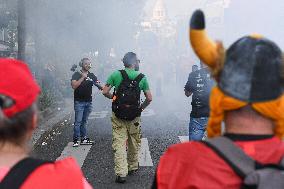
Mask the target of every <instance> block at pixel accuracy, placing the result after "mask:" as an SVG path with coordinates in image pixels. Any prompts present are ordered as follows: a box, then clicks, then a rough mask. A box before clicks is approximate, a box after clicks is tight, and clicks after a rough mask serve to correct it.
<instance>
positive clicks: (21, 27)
mask: <svg viewBox="0 0 284 189" xmlns="http://www.w3.org/2000/svg"><path fill="white" fill-rule="evenodd" d="M25 8H26V7H25V0H18V59H19V60H23V61H24V60H25V50H26V49H25V48H26V30H25V26H26V23H25V21H26V12H25Z"/></svg>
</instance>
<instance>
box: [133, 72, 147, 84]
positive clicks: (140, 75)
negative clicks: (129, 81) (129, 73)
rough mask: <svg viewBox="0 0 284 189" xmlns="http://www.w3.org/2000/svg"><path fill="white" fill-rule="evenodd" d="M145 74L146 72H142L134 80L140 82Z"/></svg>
mask: <svg viewBox="0 0 284 189" xmlns="http://www.w3.org/2000/svg"><path fill="white" fill-rule="evenodd" d="M144 76H145V75H144V74H142V73H140V74H139V75H138V76H137V77H136V78H135V79H134V81H136V82H137V83H139V82H140V81H141V80H142V79H143V77H144Z"/></svg>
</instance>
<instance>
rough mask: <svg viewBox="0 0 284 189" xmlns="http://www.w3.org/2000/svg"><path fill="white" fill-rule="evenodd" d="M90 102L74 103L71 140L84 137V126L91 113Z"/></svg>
mask: <svg viewBox="0 0 284 189" xmlns="http://www.w3.org/2000/svg"><path fill="white" fill-rule="evenodd" d="M92 108H93V107H92V102H80V101H74V110H75V122H74V135H73V140H78V139H79V137H81V139H82V138H84V137H86V133H87V131H86V124H87V121H88V117H89V115H90V113H91V112H92Z"/></svg>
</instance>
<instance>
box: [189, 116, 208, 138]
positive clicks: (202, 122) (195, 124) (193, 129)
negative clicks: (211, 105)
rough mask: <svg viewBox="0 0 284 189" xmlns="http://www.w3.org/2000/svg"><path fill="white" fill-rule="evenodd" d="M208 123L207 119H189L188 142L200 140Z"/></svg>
mask: <svg viewBox="0 0 284 189" xmlns="http://www.w3.org/2000/svg"><path fill="white" fill-rule="evenodd" d="M207 122H208V117H200V118H193V117H190V122H189V135H188V136H189V140H202V138H203V136H204V133H205V130H206V126H207Z"/></svg>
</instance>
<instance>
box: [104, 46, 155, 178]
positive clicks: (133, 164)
mask: <svg viewBox="0 0 284 189" xmlns="http://www.w3.org/2000/svg"><path fill="white" fill-rule="evenodd" d="M122 61H123V64H124V66H125V69H124V70H119V71H115V72H113V73H112V74H111V75H110V76H109V77H108V79H107V82H106V85H105V87H104V89H103V95H104V96H105V97H107V98H109V99H112V100H113V105H112V109H113V112H112V117H111V123H112V136H113V142H112V148H113V151H114V163H115V174H116V180H115V181H116V182H117V183H124V182H125V181H126V176H127V175H130V174H131V173H133V172H135V171H137V170H138V166H139V165H138V152H139V149H140V145H141V127H140V124H141V119H140V115H141V112H142V111H143V110H144V109H145V108H146V107H147V106H148V105H149V104H150V102H151V101H152V94H151V91H150V89H149V84H148V81H147V79H146V77H145V76H144V75H143V74H140V73H139V72H138V70H139V63H140V61H139V60H138V59H137V56H136V54H135V53H133V52H128V53H126V54H125V56H124V58H123V60H122ZM125 86H126V87H125ZM135 86H136V88H137V90H138V94H137V96H135V94H136V93H135ZM112 87H115V94H114V95H113V94H111V93H110V90H111V88H112ZM127 90H132V91H127ZM141 91H143V92H144V95H145V97H146V99H145V101H144V102H143V103H142V104H140V93H141ZM133 94H134V96H133ZM127 95H128V96H127ZM131 95H132V96H131ZM123 98H124V99H123ZM131 102H133V103H131ZM133 104H134V105H133ZM136 105H137V106H136ZM121 107H125V108H124V109H123V108H121ZM131 116H132V117H131ZM126 143H127V144H128V149H127V152H126Z"/></svg>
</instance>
